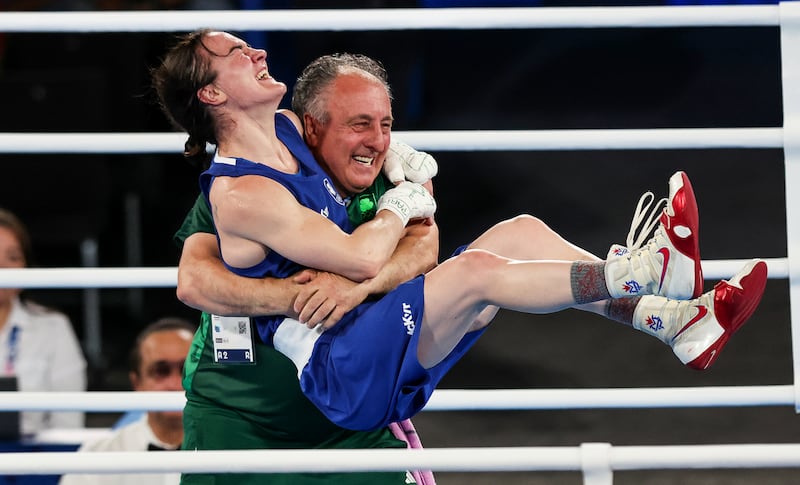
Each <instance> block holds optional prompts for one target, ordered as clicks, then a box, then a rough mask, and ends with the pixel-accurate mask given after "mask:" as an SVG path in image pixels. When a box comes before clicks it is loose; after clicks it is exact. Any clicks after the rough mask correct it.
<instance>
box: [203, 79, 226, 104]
mask: <svg viewBox="0 0 800 485" xmlns="http://www.w3.org/2000/svg"><path fill="white" fill-rule="evenodd" d="M197 98H198V99H199V100H200V101H202V102H203V103H205V104H210V105H212V106H215V105H218V104H222V103H223V102H224V101H225V98H226V97H225V93H224V92H222V91H221V90H219V89H218V88H217V87H216V86H214V85H213V84H206V85H205V86H203V87H202V88H200V89H198V90H197Z"/></svg>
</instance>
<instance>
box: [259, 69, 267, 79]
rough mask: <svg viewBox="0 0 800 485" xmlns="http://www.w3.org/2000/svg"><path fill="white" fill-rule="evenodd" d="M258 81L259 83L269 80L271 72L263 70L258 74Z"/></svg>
mask: <svg viewBox="0 0 800 485" xmlns="http://www.w3.org/2000/svg"><path fill="white" fill-rule="evenodd" d="M256 79H257V80H259V81H263V80H264V79H269V71H267V70H266V69H263V70H261V71H259V72H258V74H256Z"/></svg>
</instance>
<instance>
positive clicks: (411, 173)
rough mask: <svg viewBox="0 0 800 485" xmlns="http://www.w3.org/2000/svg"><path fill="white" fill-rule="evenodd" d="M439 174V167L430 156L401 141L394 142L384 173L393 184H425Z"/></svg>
mask: <svg viewBox="0 0 800 485" xmlns="http://www.w3.org/2000/svg"><path fill="white" fill-rule="evenodd" d="M438 172H439V165H438V164H437V163H436V159H434V158H433V157H432V156H431V155H430V154H428V153H425V152H420V151H417V150H414V149H413V148H412V147H410V146H409V145H407V144H405V143H403V142H402V141H400V140H392V143H391V145H389V151H388V152H387V153H386V159H385V160H384V161H383V173H384V175H386V177H388V178H389V180H391V181H392V183H393V184H395V185H396V184H398V183H400V182H402V181H404V180H408V181H410V182H416V183H418V184H424V183H425V182H427V181H429V180H430V179H432V178H433V177H435V176H436V174H437V173H438Z"/></svg>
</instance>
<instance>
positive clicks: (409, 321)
mask: <svg viewBox="0 0 800 485" xmlns="http://www.w3.org/2000/svg"><path fill="white" fill-rule="evenodd" d="M403 326H404V327H406V333H407V334H408V335H414V329H415V328H416V325H415V324H414V318H413V315H412V314H411V305H409V304H408V303H403Z"/></svg>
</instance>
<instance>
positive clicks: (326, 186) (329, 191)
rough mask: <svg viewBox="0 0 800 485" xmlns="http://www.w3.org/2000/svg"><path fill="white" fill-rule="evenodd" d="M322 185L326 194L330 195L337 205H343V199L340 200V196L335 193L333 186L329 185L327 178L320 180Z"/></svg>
mask: <svg viewBox="0 0 800 485" xmlns="http://www.w3.org/2000/svg"><path fill="white" fill-rule="evenodd" d="M322 185H324V186H325V189H327V190H328V193H329V194H331V197H333V200H335V201H336V202H338V203H339V205H345V204H344V199H343V198H342V196H341V195H339V192H337V191H336V188H335V187H334V186H333V184H331V181H330V180H328V179H327V178H324V179H322Z"/></svg>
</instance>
